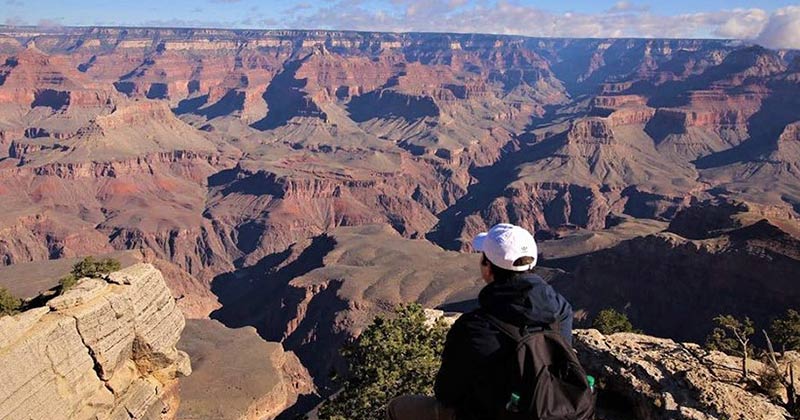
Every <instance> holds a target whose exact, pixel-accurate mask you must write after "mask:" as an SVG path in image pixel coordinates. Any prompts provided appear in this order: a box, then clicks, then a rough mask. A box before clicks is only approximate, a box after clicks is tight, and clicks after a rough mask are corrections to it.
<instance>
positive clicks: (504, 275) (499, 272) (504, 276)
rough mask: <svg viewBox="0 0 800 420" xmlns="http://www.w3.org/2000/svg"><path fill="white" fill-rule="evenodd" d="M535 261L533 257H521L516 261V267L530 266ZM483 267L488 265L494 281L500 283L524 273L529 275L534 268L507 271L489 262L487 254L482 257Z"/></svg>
mask: <svg viewBox="0 0 800 420" xmlns="http://www.w3.org/2000/svg"><path fill="white" fill-rule="evenodd" d="M534 261H535V259H534V258H533V257H519V258H517V259H516V260H515V261H514V266H515V267H519V266H522V265H530V264H533V262H534ZM481 265H488V266H489V270H490V271H491V272H492V275H493V276H494V280H495V281H500V282H503V281H506V280H508V279H510V278H511V277H514V276H516V275H519V274H522V273H529V272H532V271H533V268H531V269H530V270H527V271H511V270H506V269H505V268H500V267H498V266H496V265H494V263H493V262H491V261H489V259H488V258H486V254H483V255H482V256H481Z"/></svg>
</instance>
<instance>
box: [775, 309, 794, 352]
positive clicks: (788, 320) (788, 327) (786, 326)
mask: <svg viewBox="0 0 800 420" xmlns="http://www.w3.org/2000/svg"><path fill="white" fill-rule="evenodd" d="M770 336H771V337H773V338H774V339H775V342H777V343H778V344H780V345H781V351H782V353H785V352H786V351H787V350H800V313H798V312H797V311H795V310H793V309H789V310H788V311H786V317H784V318H781V319H776V320H774V321H772V324H771V325H770Z"/></svg>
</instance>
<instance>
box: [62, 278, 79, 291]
mask: <svg viewBox="0 0 800 420" xmlns="http://www.w3.org/2000/svg"><path fill="white" fill-rule="evenodd" d="M58 284H59V285H60V286H61V291H60V293H61V294H64V293H65V292H66V291H67V290H69V289H72V288H73V287H75V285H76V284H78V278H77V277H75V276H74V275H73V274H67V275H66V276H64V277H61V279H60V280H59V281H58Z"/></svg>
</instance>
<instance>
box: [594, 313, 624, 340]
mask: <svg viewBox="0 0 800 420" xmlns="http://www.w3.org/2000/svg"><path fill="white" fill-rule="evenodd" d="M592 328H594V329H597V330H598V331H600V332H601V333H603V334H605V335H608V334H614V333H619V332H635V330H634V329H633V324H631V321H630V320H629V319H628V316H627V315H625V314H623V313H621V312H618V311H617V310H616V309H613V308H608V309H603V310H602V311H600V312H599V313H598V314H597V317H596V318H595V319H594V321H593V322H592Z"/></svg>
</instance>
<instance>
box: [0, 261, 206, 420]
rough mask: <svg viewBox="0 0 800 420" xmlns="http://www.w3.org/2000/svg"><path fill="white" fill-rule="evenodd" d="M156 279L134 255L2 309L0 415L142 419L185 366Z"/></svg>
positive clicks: (169, 307) (174, 319)
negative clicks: (112, 269) (124, 263)
mask: <svg viewBox="0 0 800 420" xmlns="http://www.w3.org/2000/svg"><path fill="white" fill-rule="evenodd" d="M183 327H184V319H183V316H182V315H181V312H180V310H179V309H178V307H177V306H176V304H175V300H174V299H173V298H172V296H171V295H170V292H169V290H168V289H167V286H166V283H165V282H164V278H163V276H162V275H161V272H159V271H158V270H157V269H156V268H155V267H153V266H152V265H150V264H136V265H134V266H131V267H128V268H126V269H123V270H120V271H118V272H116V273H112V274H111V275H109V276H108V278H106V279H89V278H87V279H82V280H81V281H79V282H78V284H77V285H76V286H75V287H74V288H73V289H71V290H69V291H67V292H66V293H64V294H63V295H61V296H58V297H56V298H54V299H52V300H50V301H49V302H48V304H47V306H45V307H40V308H34V309H30V310H27V311H25V312H22V313H20V314H17V315H14V316H6V317H2V318H0V377H2V378H3V381H2V382H0V418H9V419H23V418H24V419H95V418H112V419H145V418H148V419H149V418H153V419H154V418H160V417H161V416H162V413H164V412H167V411H169V407H167V406H166V405H165V404H164V403H163V402H162V401H161V397H162V395H163V394H164V390H165V389H166V388H167V387H168V386H170V385H171V384H172V382H173V380H174V379H175V378H176V377H177V376H180V375H188V374H189V373H190V372H191V367H190V364H189V358H188V356H187V355H186V353H184V352H181V351H178V350H177V349H176V347H175V345H176V343H177V342H178V338H180V334H181V331H183Z"/></svg>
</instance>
